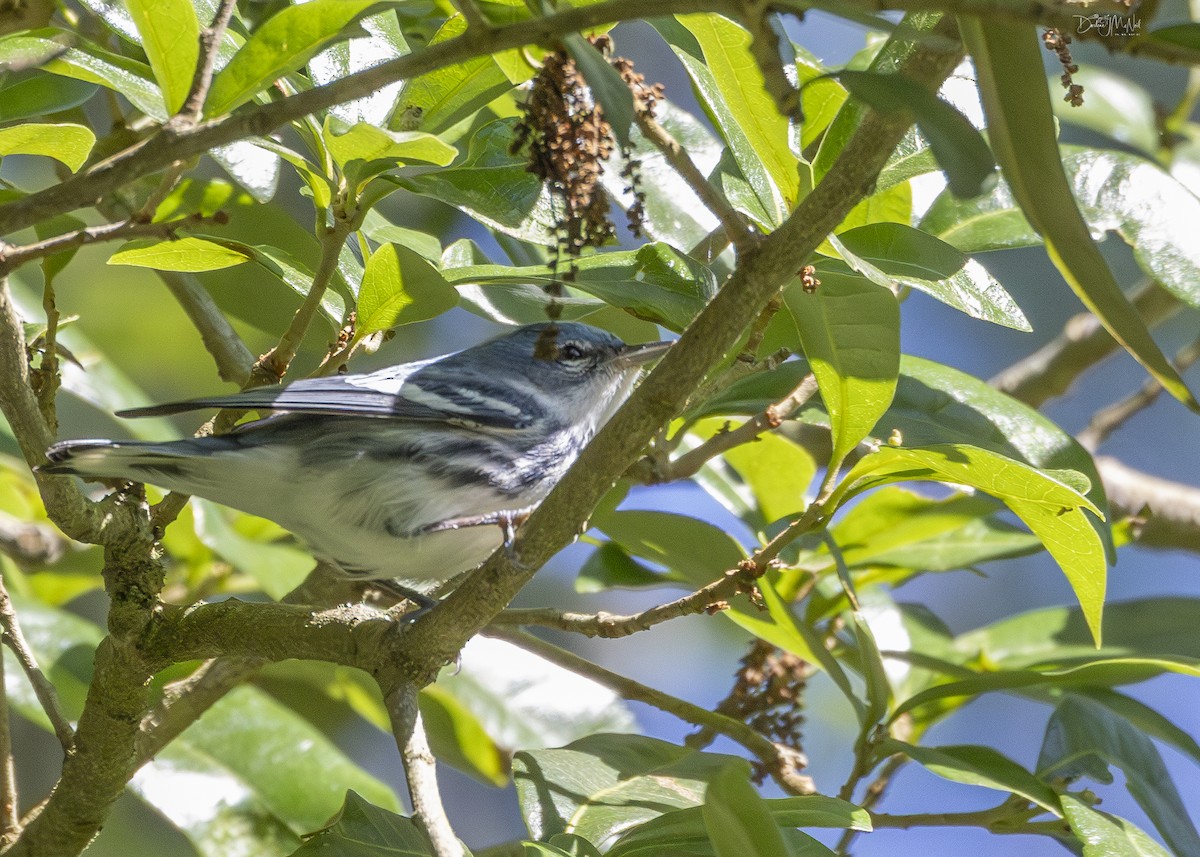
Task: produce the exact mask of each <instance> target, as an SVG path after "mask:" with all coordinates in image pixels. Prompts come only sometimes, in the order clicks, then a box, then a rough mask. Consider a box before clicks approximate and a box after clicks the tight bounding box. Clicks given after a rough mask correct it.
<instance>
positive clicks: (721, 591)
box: [492, 567, 757, 639]
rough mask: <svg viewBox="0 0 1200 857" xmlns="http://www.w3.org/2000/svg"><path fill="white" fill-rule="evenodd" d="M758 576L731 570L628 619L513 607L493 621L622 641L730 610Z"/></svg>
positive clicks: (627, 617) (740, 568) (612, 614)
mask: <svg viewBox="0 0 1200 857" xmlns="http://www.w3.org/2000/svg"><path fill="white" fill-rule="evenodd" d="M756 576H757V575H756V574H755V573H754V572H753V571H748V570H747V569H746V568H742V567H738V568H735V569H731V570H730V571H727V572H725V574H724V575H722V576H721V577H719V578H717V579H716V580H714V581H713V582H712V583H710V584H708V585H707V586H703V587H701V588H700V589H697V590H696V591H695V592H692V593H689V594H688V595H685V596H683V597H682V598H677V599H675V600H674V601H669V602H667V603H666V604H659V605H658V606H656V607H651V608H650V609H649V610H643V611H642V612H641V613H633V614H630V615H627V616H622V615H618V614H615V613H605V612H600V613H590V614H589V613H566V612H562V611H559V610H552V609H538V608H529V609H516V608H509V609H508V610H505V611H504V612H502V613H501V614H500V615H498V616H497V617H496V618H495V619H493V620H492V624H494V625H537V626H540V627H543V628H557V629H558V630H560V631H572V632H574V633H576V634H583V635H584V636H586V637H605V638H609V639H619V638H621V637H628V636H629V635H631V634H636V633H637V632H639V631H648V630H650V629H651V628H653V627H654V626H655V625H658V624H660V623H662V622H667V621H669V620H671V619H678V618H679V617H681V616H693V615H695V614H697V613H713V612H717V611H719V610H724V609H727V608H728V607H729V605H728V603H727V600H728V599H730V598H732V597H734V596H735V595H737V594H738V593H740V592H745V591H747V590H748V589H750V588H753V586H754V579H755V577H756Z"/></svg>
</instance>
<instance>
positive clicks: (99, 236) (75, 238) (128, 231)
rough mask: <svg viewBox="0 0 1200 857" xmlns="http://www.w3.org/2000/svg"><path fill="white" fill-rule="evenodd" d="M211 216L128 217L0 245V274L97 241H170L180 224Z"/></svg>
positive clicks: (187, 223) (196, 221)
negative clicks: (157, 219) (18, 243)
mask: <svg viewBox="0 0 1200 857" xmlns="http://www.w3.org/2000/svg"><path fill="white" fill-rule="evenodd" d="M209 219H211V218H206V217H202V216H200V215H196V216H193V217H190V218H186V219H184V220H173V221H169V222H166V223H146V222H145V221H142V220H137V219H133V218H130V219H129V220H122V221H120V222H118V223H106V224H105V225H103V226H89V227H87V228H85V229H76V230H75V231H74V232H64V233H63V234H62V235H55V236H54V237H52V238H47V239H46V240H44V241H35V242H34V243H33V244H24V245H21V246H14V245H3V244H0V276H3V275H4V274H7V273H8V272H10V271H14V270H16V269H17V268H18V267H20V266H21V265H24V264H25V263H26V262H32V261H33V260H34V259H43V258H45V257H46V256H53V255H54V254H55V253H61V252H63V251H64V250H74V249H76V248H78V247H83V246H84V245H87V244H99V243H101V242H103V241H121V240H124V239H127V238H147V237H149V238H162V239H163V240H173V239H175V238H176V237H178V236H176V234H175V233H176V230H178V229H180V228H181V227H184V226H188V225H193V224H196V223H203V222H204V221H206V220H209Z"/></svg>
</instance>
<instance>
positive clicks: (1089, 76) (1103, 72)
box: [1050, 65, 1159, 216]
mask: <svg viewBox="0 0 1200 857" xmlns="http://www.w3.org/2000/svg"><path fill="white" fill-rule="evenodd" d="M1071 77H1072V78H1073V79H1074V81H1075V83H1077V84H1079V85H1080V86H1082V87H1083V89H1084V92H1086V93H1087V95H1086V97H1085V98H1084V99H1083V104H1081V105H1079V106H1075V105H1073V104H1071V103H1070V102H1068V101H1064V100H1063V99H1061V98H1055V99H1053V100H1052V103H1053V105H1054V115H1055V116H1056V117H1057V118H1058V120H1059V121H1060V122H1069V123H1071V124H1072V125H1078V126H1079V127H1081V128H1088V129H1090V130H1092V131H1097V132H1099V133H1101V134H1104V135H1106V136H1108V137H1111V138H1112V139H1114V140H1116V141H1117V142H1118V143H1123V144H1124V145H1126V146H1132V147H1133V148H1135V149H1140V150H1141V151H1142V152H1145V153H1146V154H1148V155H1154V154H1155V153H1156V152H1157V151H1158V147H1159V137H1158V131H1157V130H1156V129H1157V128H1158V122H1159V120H1158V116H1157V114H1156V113H1155V110H1154V99H1153V98H1151V96H1150V93H1149V92H1147V91H1146V90H1145V89H1143V88H1142V87H1141V86H1139V85H1138V84H1136V83H1134V82H1133V81H1132V80H1130V79H1129V78H1127V77H1123V76H1121V75H1119V74H1116V73H1115V72H1112V71H1109V70H1108V69H1106V68H1104V67H1103V66H1094V65H1088V66H1087V67H1085V68H1081V69H1079V70H1078V71H1076V72H1074V73H1072V75H1071ZM1058 83H1059V81H1058V75H1057V74H1054V75H1052V79H1051V80H1050V86H1051V87H1057V86H1058ZM1085 216H1086V215H1085Z"/></svg>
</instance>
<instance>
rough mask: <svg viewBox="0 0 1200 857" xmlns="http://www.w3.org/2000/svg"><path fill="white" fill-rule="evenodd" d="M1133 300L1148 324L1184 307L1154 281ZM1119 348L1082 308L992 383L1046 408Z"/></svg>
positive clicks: (1000, 388)
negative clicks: (1051, 335)
mask: <svg viewBox="0 0 1200 857" xmlns="http://www.w3.org/2000/svg"><path fill="white" fill-rule="evenodd" d="M1132 300H1133V305H1134V307H1135V308H1136V309H1137V311H1138V314H1139V315H1141V316H1142V319H1143V320H1144V321H1145V322H1146V326H1147V327H1154V326H1155V325H1158V324H1161V323H1162V322H1164V321H1166V320H1167V319H1169V318H1171V317H1172V316H1173V315H1175V314H1176V313H1178V312H1179V311H1180V310H1181V309H1182V308H1183V305H1182V304H1181V303H1180V302H1179V300H1178V299H1177V298H1176V297H1175V296H1174V295H1172V294H1171V293H1170V292H1168V291H1167V290H1166V289H1164V288H1163V287H1162V286H1160V285H1158V283H1156V282H1153V281H1151V280H1147V281H1145V282H1144V283H1143V284H1142V285H1141V286H1140V287H1139V288H1138V289H1137V291H1136V292H1135V293H1134V294H1133V296H1132ZM1120 348H1121V346H1120V344H1119V343H1118V342H1117V341H1116V340H1115V339H1113V337H1112V334H1110V333H1109V332H1108V331H1107V330H1105V329H1104V327H1103V326H1102V325H1101V324H1100V320H1099V319H1098V318H1096V316H1094V315H1092V314H1091V313H1090V312H1082V313H1079V314H1078V315H1076V316H1074V317H1072V318H1071V319H1070V320H1069V321H1068V322H1067V323H1066V325H1064V327H1063V329H1062V332H1061V333H1060V334H1059V335H1058V336H1056V337H1054V339H1052V340H1050V341H1049V342H1047V343H1046V344H1045V345H1043V346H1042V347H1041V348H1039V349H1038V350H1037V351H1035V352H1033V353H1032V354H1030V355H1028V356H1027V357H1023V358H1022V359H1021V360H1019V361H1017V362H1016V363H1014V364H1013V365H1012V366H1009V367H1008V368H1007V369H1005V370H1004V371H1003V372H1001V373H1000V374H998V375H996V376H995V377H994V378H992V379H991V381H990V382H989V383H990V384H991V385H992V386H993V387H995V388H996V389H998V390H1000V391H1002V392H1005V393H1008V395H1010V396H1012V397H1013V398H1014V399H1019V400H1020V401H1022V402H1024V403H1025V404H1027V405H1029V406H1031V407H1034V408H1037V407H1041V406H1042V405H1043V404H1044V403H1045V402H1047V401H1048V400H1050V399H1053V398H1055V397H1056V396H1061V395H1062V394H1063V393H1065V392H1067V390H1069V389H1070V387H1071V385H1072V384H1074V383H1075V380H1076V379H1077V378H1079V376H1080V375H1082V374H1083V373H1084V372H1086V371H1087V370H1088V369H1091V368H1092V367H1093V366H1094V365H1096V364H1097V363H1099V362H1100V361H1101V360H1103V359H1104V358H1105V357H1107V356H1108V355H1110V354H1112V353H1114V352H1115V351H1118V350H1120Z"/></svg>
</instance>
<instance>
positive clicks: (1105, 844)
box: [1062, 794, 1171, 857]
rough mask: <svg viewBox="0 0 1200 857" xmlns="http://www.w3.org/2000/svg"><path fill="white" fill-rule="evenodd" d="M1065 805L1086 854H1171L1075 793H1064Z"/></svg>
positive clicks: (1155, 856)
mask: <svg viewBox="0 0 1200 857" xmlns="http://www.w3.org/2000/svg"><path fill="white" fill-rule="evenodd" d="M1062 807H1063V816H1064V817H1065V818H1066V819H1067V823H1068V824H1070V825H1071V830H1072V832H1074V834H1075V836H1076V837H1078V839H1079V841H1080V842H1082V843H1083V857H1171V855H1170V853H1169V852H1168V851H1167V850H1166V849H1165V848H1163V847H1162V846H1161V845H1159V844H1158V843H1157V842H1155V841H1154V840H1153V839H1151V838H1150V837H1149V836H1148V835H1146V833H1145V832H1144V831H1142V830H1139V829H1138V828H1137V827H1135V826H1134V825H1133V824H1132V823H1130V822H1128V821H1126V820H1125V819H1123V818H1117V817H1116V816H1114V815H1109V814H1108V813H1106V812H1099V811H1097V810H1095V809H1092V807H1090V806H1088V805H1087V804H1086V803H1084V802H1083V801H1081V800H1080V799H1079V798H1077V797H1075V796H1074V795H1069V794H1067V795H1063V796H1062Z"/></svg>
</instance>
